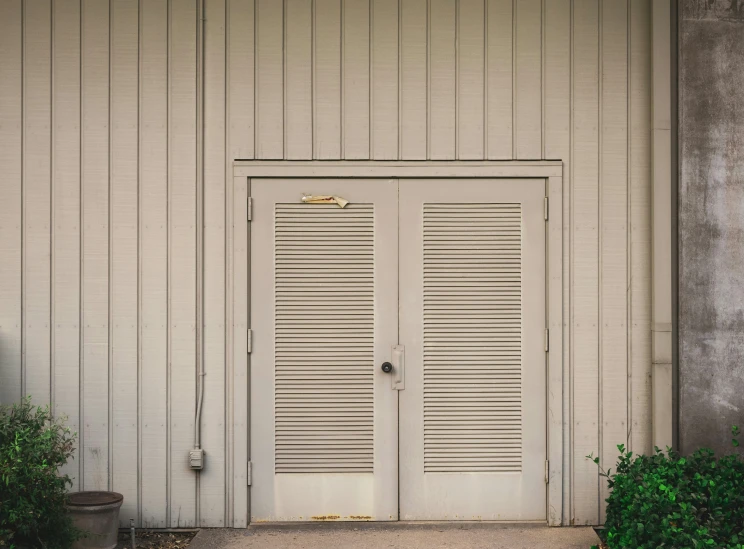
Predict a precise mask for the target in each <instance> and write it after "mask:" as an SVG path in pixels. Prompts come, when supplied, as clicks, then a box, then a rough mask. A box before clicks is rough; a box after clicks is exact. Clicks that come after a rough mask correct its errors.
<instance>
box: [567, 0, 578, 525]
mask: <svg viewBox="0 0 744 549" xmlns="http://www.w3.org/2000/svg"><path fill="white" fill-rule="evenodd" d="M570 19H571V40H570V42H571V44H570V50H571V53H570V55H569V58H570V71H569V72H570V84H569V104H570V108H569V111H570V122H569V132H570V137H569V141H570V145H569V152H568V156H569V165H570V168H569V169H570V174H569V180H570V182H569V186H570V190H569V193H570V200H569V202H570V210H569V227H570V228H569V274H568V278H569V305H568V308H569V378H570V384H569V390H570V394H569V402H570V406H569V408H570V416H571V417H570V422H569V425H570V430H571V436H570V440H571V442H570V445H571V447H570V450H569V456H570V461H571V463H570V467H571V480H570V487H569V493H570V496H569V509H570V515H569V516H570V524H571V525H573V524H574V520H575V516H574V512H575V507H576V505H575V501H574V498H575V493H574V480H575V477H576V467H575V463H574V461H575V457H576V456H575V451H574V448H575V444H574V442H575V433H574V431H575V430H574V419H575V417H576V413H575V410H574V405H575V398H574V395H575V393H576V391H575V388H574V381H575V379H574V378H575V376H574V347H575V345H574V343H575V333H574V288H573V284H574V262H573V254H574V200H575V196H574V188H573V187H574V171H575V168H574V161H573V159H574V134H575V132H574V84H575V83H574V47H575V44H574V2H573V0H571V18H570Z"/></svg>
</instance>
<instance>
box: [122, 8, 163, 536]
mask: <svg viewBox="0 0 744 549" xmlns="http://www.w3.org/2000/svg"><path fill="white" fill-rule="evenodd" d="M168 28H169V23H168V6H167V1H163V0H160V1H158V2H148V3H146V4H142V5H141V6H140V28H139V32H140V44H139V61H140V65H139V71H140V72H139V76H140V82H139V115H140V135H139V204H138V207H139V210H138V213H139V237H140V241H139V251H138V255H139V296H138V301H139V311H138V313H139V322H140V326H139V390H138V397H139V405H138V406H139V418H138V419H139V425H138V430H139V444H138V456H137V457H138V462H137V464H138V468H139V481H140V487H139V498H140V500H139V521H138V522H139V524H140V525H141V526H150V527H165V526H167V523H166V521H165V518H166V514H167V513H166V510H167V502H168V499H169V498H168V494H167V488H168V482H167V479H168V472H167V469H168V458H167V445H168V429H167V423H168V413H167V407H168V399H167V398H165V399H164V398H163V395H167V394H168V373H167V372H168V358H169V357H168V84H167V80H168ZM173 53H174V61H175V54H176V52H175V51H174V52H173ZM122 518H123V519H124V520H122V521H121V522H122V525H123V526H126V515H124V516H123V517H122Z"/></svg>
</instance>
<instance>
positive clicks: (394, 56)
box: [370, 0, 400, 160]
mask: <svg viewBox="0 0 744 549" xmlns="http://www.w3.org/2000/svg"><path fill="white" fill-rule="evenodd" d="M370 1H371V2H372V4H371V11H372V14H371V16H370V35H371V41H372V45H371V48H372V51H371V54H370V64H371V67H370V74H371V77H370V78H371V81H370V86H371V90H370V103H371V110H372V115H371V120H370V123H371V124H372V137H371V139H372V144H371V149H372V152H371V155H370V156H371V157H372V158H373V159H375V160H390V159H395V158H398V142H399V140H400V131H399V127H398V122H399V120H398V116H399V113H400V104H399V97H398V88H399V86H398V65H399V60H398V44H399V40H398V27H399V25H400V21H399V17H398V15H399V14H398V1H399V0H370Z"/></svg>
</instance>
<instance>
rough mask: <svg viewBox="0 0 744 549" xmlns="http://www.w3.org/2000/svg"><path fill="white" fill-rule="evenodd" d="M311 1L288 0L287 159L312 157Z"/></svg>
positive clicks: (286, 39)
mask: <svg viewBox="0 0 744 549" xmlns="http://www.w3.org/2000/svg"><path fill="white" fill-rule="evenodd" d="M312 7H313V3H312V0H287V13H286V17H285V21H284V25H285V28H286V29H287V32H286V33H285V36H284V42H285V44H284V57H285V61H284V65H285V87H284V93H285V98H284V117H285V120H284V142H285V155H286V158H287V159H290V160H294V159H308V158H312V157H313V9H312Z"/></svg>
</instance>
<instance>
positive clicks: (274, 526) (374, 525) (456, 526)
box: [248, 520, 548, 531]
mask: <svg viewBox="0 0 744 549" xmlns="http://www.w3.org/2000/svg"><path fill="white" fill-rule="evenodd" d="M547 526H548V521H547V520H528V521H500V520H401V521H389V522H384V521H375V522H372V521H369V522H367V521H338V522H337V521H324V522H320V521H316V522H252V523H251V524H249V525H248V528H250V529H254V530H294V531H302V530H345V531H348V530H397V529H403V530H418V529H421V530H482V529H493V530H499V529H506V528H542V527H547Z"/></svg>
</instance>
